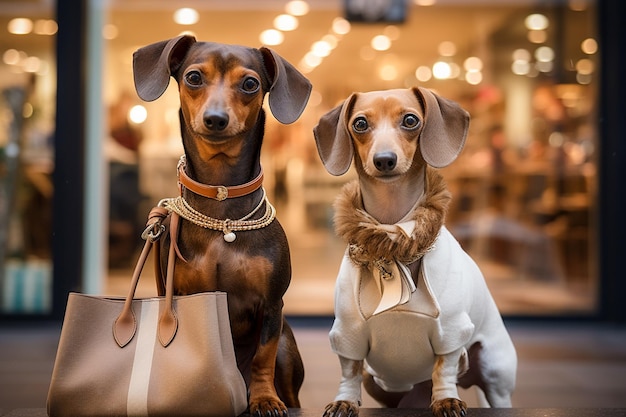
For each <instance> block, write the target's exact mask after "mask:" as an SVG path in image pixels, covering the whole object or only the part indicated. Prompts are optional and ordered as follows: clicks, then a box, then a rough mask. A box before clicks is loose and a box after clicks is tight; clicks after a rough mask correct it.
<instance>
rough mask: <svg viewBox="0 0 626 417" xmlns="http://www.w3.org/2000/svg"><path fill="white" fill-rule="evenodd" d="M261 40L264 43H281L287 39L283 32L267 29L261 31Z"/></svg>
mask: <svg viewBox="0 0 626 417" xmlns="http://www.w3.org/2000/svg"><path fill="white" fill-rule="evenodd" d="M259 40H260V41H261V43H262V44H263V45H272V46H275V45H280V44H281V43H283V41H284V40H285V36H284V35H283V33H282V32H281V31H279V30H276V29H267V30H264V31H263V32H261V35H260V36H259Z"/></svg>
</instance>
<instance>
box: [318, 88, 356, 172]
mask: <svg viewBox="0 0 626 417" xmlns="http://www.w3.org/2000/svg"><path fill="white" fill-rule="evenodd" d="M356 97H357V94H356V93H354V94H352V95H351V96H350V97H348V98H347V99H346V100H345V101H344V102H343V104H341V105H339V106H337V107H335V108H334V109H332V110H331V111H329V112H328V113H326V114H325V115H323V116H322V117H321V118H320V121H319V122H318V124H317V126H315V127H314V128H313V136H315V143H316V144H317V152H318V153H319V155H320V158H321V159H322V163H323V164H324V167H326V170H327V171H328V172H329V173H330V174H332V175H336V176H337V175H343V174H345V173H346V172H347V171H348V169H349V168H350V164H351V163H352V158H353V157H354V145H352V137H351V136H350V132H349V131H348V122H349V121H350V114H351V113H352V108H353V107H354V102H355V101H356Z"/></svg>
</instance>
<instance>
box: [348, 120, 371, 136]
mask: <svg viewBox="0 0 626 417" xmlns="http://www.w3.org/2000/svg"><path fill="white" fill-rule="evenodd" d="M368 127H369V125H368V124H367V119H366V118H365V117H357V118H356V119H354V121H353V122H352V128H353V129H354V131H355V132H359V133H361V132H365V131H366V130H367V128H368Z"/></svg>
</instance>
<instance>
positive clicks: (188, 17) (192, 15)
mask: <svg viewBox="0 0 626 417" xmlns="http://www.w3.org/2000/svg"><path fill="white" fill-rule="evenodd" d="M199 19H200V15H199V14H198V12H197V11H196V10H195V9H192V8H190V7H183V8H182V9H178V10H176V11H175V12H174V22H176V23H178V24H179V25H193V24H195V23H198V20H199Z"/></svg>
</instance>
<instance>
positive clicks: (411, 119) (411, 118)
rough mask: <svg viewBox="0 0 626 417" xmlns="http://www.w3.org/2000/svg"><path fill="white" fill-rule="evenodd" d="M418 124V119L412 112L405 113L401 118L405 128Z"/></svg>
mask: <svg viewBox="0 0 626 417" xmlns="http://www.w3.org/2000/svg"><path fill="white" fill-rule="evenodd" d="M419 125H420V119H419V118H418V117H417V116H416V115H414V114H407V115H405V116H404V119H402V126H403V127H405V128H407V129H415V128H417V127H418V126H419Z"/></svg>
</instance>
